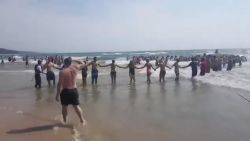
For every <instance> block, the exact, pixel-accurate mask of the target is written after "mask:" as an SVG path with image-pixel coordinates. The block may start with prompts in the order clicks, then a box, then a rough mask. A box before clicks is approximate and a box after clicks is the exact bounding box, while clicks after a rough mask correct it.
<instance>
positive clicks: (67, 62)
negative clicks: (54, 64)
mask: <svg viewBox="0 0 250 141" xmlns="http://www.w3.org/2000/svg"><path fill="white" fill-rule="evenodd" d="M71 63H72V59H71V57H68V58H65V59H64V66H65V67H68V66H70V65H71Z"/></svg>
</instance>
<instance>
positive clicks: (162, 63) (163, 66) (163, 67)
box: [155, 59, 171, 82]
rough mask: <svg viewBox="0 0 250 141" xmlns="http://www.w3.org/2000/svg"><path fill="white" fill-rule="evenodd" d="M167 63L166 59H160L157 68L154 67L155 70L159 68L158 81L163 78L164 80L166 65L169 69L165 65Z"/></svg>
mask: <svg viewBox="0 0 250 141" xmlns="http://www.w3.org/2000/svg"><path fill="white" fill-rule="evenodd" d="M167 63H168V61H167V59H166V60H165V61H164V60H162V61H160V62H159V64H158V66H157V68H155V70H156V69H158V68H160V74H159V81H160V82H161V81H162V80H163V82H165V75H166V67H167V68H169V69H171V68H170V67H169V66H168V65H167Z"/></svg>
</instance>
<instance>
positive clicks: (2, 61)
mask: <svg viewBox="0 0 250 141" xmlns="http://www.w3.org/2000/svg"><path fill="white" fill-rule="evenodd" d="M1 64H4V60H3V56H1Z"/></svg>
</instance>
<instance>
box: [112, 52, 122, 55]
mask: <svg viewBox="0 0 250 141" xmlns="http://www.w3.org/2000/svg"><path fill="white" fill-rule="evenodd" d="M114 54H115V55H122V53H120V52H116V53H114Z"/></svg>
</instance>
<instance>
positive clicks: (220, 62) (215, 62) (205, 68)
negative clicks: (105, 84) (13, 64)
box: [25, 54, 244, 88]
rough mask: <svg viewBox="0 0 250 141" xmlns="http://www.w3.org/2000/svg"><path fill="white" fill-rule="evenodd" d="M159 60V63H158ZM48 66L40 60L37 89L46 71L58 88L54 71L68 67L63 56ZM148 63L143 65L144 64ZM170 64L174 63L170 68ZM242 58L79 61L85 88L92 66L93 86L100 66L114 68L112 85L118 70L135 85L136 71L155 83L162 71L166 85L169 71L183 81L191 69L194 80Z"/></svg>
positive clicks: (211, 56) (36, 69) (216, 55)
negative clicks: (154, 74) (142, 71)
mask: <svg viewBox="0 0 250 141" xmlns="http://www.w3.org/2000/svg"><path fill="white" fill-rule="evenodd" d="M154 59H155V60H154ZM45 60H46V63H45V64H44V65H42V60H38V64H36V65H35V78H36V80H37V81H36V87H39V88H40V87H41V82H40V80H41V76H40V74H41V73H44V71H45V70H47V71H46V73H44V74H46V76H47V81H48V85H49V86H51V83H50V81H53V84H54V85H55V74H54V71H53V68H56V69H59V70H62V69H63V68H64V63H63V57H58V56H56V57H45ZM25 61H26V65H27V64H29V63H28V57H26V58H25ZM144 61H145V62H146V63H145V64H143V65H142V62H144ZM151 61H154V62H155V63H154V64H152V63H151ZM169 61H172V62H174V63H173V64H171V65H170V63H169ZM180 61H190V63H189V64H188V65H186V66H181V65H179V62H180ZM242 61H244V60H242V58H241V57H239V56H234V55H218V54H214V55H207V54H203V55H202V56H199V55H197V56H192V57H182V56H180V57H176V56H166V57H164V56H162V57H158V56H155V57H153V56H147V57H145V56H143V57H142V56H138V57H136V56H134V57H132V58H131V60H130V61H129V63H128V64H127V65H118V64H116V63H115V60H112V62H111V63H110V64H100V63H98V62H97V57H94V58H93V61H89V60H88V59H86V60H83V61H79V60H78V61H75V62H77V63H82V64H84V67H82V69H81V72H82V83H83V85H86V83H87V76H88V66H91V71H90V72H91V83H92V84H93V85H94V84H97V81H98V67H110V77H111V82H112V84H114V83H116V67H118V68H123V69H126V68H128V70H129V77H130V83H134V82H135V69H143V68H146V75H147V82H148V83H150V82H151V79H150V77H151V74H152V70H154V71H155V70H157V69H160V72H159V81H160V82H164V81H165V75H166V68H168V69H172V68H174V72H175V74H176V78H175V80H179V75H180V70H179V69H180V68H188V67H191V70H192V74H191V77H192V78H193V77H195V76H197V74H198V70H200V73H199V75H200V76H204V75H205V74H206V73H210V71H211V70H213V71H222V70H223V68H226V70H227V71H230V70H232V68H233V67H235V66H236V65H237V64H238V65H239V66H241V65H242Z"/></svg>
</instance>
